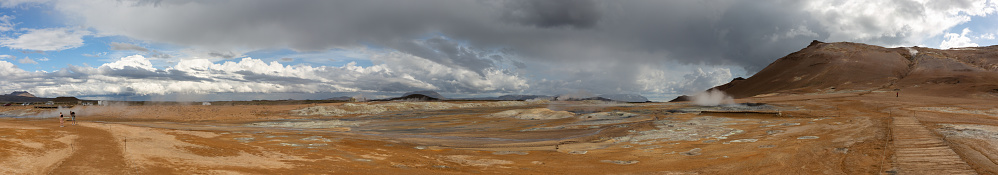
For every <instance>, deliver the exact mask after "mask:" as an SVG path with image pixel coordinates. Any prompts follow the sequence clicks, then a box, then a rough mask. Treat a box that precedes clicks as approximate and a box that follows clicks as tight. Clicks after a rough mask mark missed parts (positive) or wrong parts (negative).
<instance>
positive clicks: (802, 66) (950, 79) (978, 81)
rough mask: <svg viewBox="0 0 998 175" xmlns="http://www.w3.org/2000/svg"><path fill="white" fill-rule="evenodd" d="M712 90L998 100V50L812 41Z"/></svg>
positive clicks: (739, 95) (735, 93)
mask: <svg viewBox="0 0 998 175" xmlns="http://www.w3.org/2000/svg"><path fill="white" fill-rule="evenodd" d="M715 88H716V89H719V90H723V91H725V92H727V93H728V94H731V95H732V96H734V97H735V98H744V97H751V96H756V95H763V94H772V93H815V92H839V91H852V90H897V91H899V92H900V93H905V94H907V93H915V94H921V95H931V96H946V97H974V98H989V97H998V46H990V47H973V48H955V49H949V50H939V49H932V48H922V47H900V48H884V47H880V46H873V45H866V44H860V43H848V42H840V43H823V42H820V41H813V42H811V44H810V45H808V46H807V47H805V48H804V49H801V50H800V51H797V52H794V53H791V54H789V55H787V56H785V57H783V58H780V59H778V60H776V61H775V62H773V63H771V64H770V65H769V66H767V67H766V68H764V69H763V70H761V71H759V72H758V73H756V74H755V75H754V76H752V77H750V78H747V79H744V80H734V81H732V82H730V83H728V84H724V85H721V86H718V87H715Z"/></svg>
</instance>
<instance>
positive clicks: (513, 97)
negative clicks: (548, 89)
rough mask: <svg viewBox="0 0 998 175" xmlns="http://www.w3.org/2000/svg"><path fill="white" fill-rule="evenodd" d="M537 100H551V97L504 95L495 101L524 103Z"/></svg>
mask: <svg viewBox="0 0 998 175" xmlns="http://www.w3.org/2000/svg"><path fill="white" fill-rule="evenodd" d="M537 98H551V96H547V95H503V96H499V97H496V98H495V99H496V100H505V101H524V100H530V99H537Z"/></svg>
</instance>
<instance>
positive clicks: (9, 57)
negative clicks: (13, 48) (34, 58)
mask: <svg viewBox="0 0 998 175" xmlns="http://www.w3.org/2000/svg"><path fill="white" fill-rule="evenodd" d="M14 58H17V56H14V55H0V60H5V59H14Z"/></svg>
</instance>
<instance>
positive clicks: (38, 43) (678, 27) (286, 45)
mask: <svg viewBox="0 0 998 175" xmlns="http://www.w3.org/2000/svg"><path fill="white" fill-rule="evenodd" d="M996 6H998V2H995V1H987V0H952V1H931V0H809V1H785V0H700V1H693V0H689V1H659V0H654V1H640V0H633V1H595V0H537V1H526V0H480V1H479V0H466V1H456V0H419V1H400V0H387V1H386V0H363V1H360V0H358V1H350V0H347V1H326V0H314V1H311V0H286V1H273V0H205V1H192V0H87V1H79V0H0V47H2V48H0V93H10V92H12V91H29V92H30V93H32V94H35V95H36V96H41V97H56V96H77V97H84V99H112V100H163V101H206V100H253V99H325V98H330V97H335V96H364V97H367V98H384V97H391V96H395V95H399V94H402V93H405V92H408V91H418V90H433V91H437V92H439V93H441V94H443V95H444V96H447V97H452V98H455V97H483V96H499V95H506V94H540V95H558V94H640V95H643V96H646V97H648V98H649V99H651V100H653V101H667V100H669V99H671V98H674V97H675V96H678V95H684V94H693V93H696V92H700V91H703V90H705V89H707V88H710V87H713V86H717V85H721V84H724V83H727V82H728V81H730V80H731V79H733V78H736V77H749V76H751V75H752V74H754V73H756V72H758V71H759V70H761V69H763V68H765V67H766V66H767V65H768V64H769V63H771V62H773V61H775V60H776V59H778V58H780V57H783V56H785V55H787V54H789V53H792V52H794V51H797V50H800V49H802V48H804V47H806V46H807V45H808V44H809V43H810V42H811V41H812V40H819V41H824V42H860V43H867V44H873V45H879V46H884V47H911V46H921V47H932V48H943V49H947V48H955V47H973V46H989V45H994V44H996V40H995V39H996V37H995V35H996V34H998V18H995V11H996Z"/></svg>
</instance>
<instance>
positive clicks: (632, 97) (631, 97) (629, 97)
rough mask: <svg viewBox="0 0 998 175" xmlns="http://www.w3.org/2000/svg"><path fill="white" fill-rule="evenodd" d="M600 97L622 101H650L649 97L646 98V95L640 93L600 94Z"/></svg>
mask: <svg viewBox="0 0 998 175" xmlns="http://www.w3.org/2000/svg"><path fill="white" fill-rule="evenodd" d="M599 97H602V98H606V99H610V100H613V101H620V102H631V103H635V102H639V103H640V102H649V101H648V98H645V97H644V96H641V95H638V94H603V95H599Z"/></svg>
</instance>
